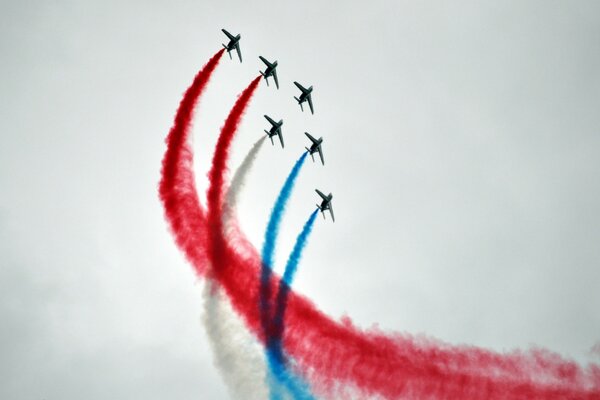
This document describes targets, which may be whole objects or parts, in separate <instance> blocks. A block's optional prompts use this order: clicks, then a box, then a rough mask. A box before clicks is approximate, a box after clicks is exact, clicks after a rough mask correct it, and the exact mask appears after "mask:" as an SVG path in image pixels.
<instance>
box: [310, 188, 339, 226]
mask: <svg viewBox="0 0 600 400" xmlns="http://www.w3.org/2000/svg"><path fill="white" fill-rule="evenodd" d="M315 192H317V194H318V195H319V196H321V199H322V201H321V205H319V204H317V207H318V208H319V210H321V214H322V215H323V218H325V211H327V210H329V213H330V214H331V220H332V221H333V222H335V217H334V215H333V206H332V205H331V200H332V199H333V195H332V194H331V193H329V195H327V196H325V194H323V192H321V191H320V190H319V189H315Z"/></svg>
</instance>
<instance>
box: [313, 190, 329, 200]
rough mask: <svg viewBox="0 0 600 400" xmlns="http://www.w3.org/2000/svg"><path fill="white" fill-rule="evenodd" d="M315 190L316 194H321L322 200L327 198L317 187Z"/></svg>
mask: <svg viewBox="0 0 600 400" xmlns="http://www.w3.org/2000/svg"><path fill="white" fill-rule="evenodd" d="M315 192H317V194H318V195H319V196H321V198H322V199H323V200H327V196H325V194H324V193H323V192H321V191H320V190H319V189H315Z"/></svg>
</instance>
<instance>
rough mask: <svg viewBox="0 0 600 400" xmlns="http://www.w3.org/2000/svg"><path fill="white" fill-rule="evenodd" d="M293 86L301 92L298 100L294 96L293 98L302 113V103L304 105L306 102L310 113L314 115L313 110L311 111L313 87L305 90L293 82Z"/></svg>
mask: <svg viewBox="0 0 600 400" xmlns="http://www.w3.org/2000/svg"><path fill="white" fill-rule="evenodd" d="M294 85H296V87H297V88H298V89H300V90H301V91H302V94H301V95H300V98H297V97H296V96H294V98H295V99H296V101H297V102H298V104H300V109H301V110H302V111H304V108H303V107H302V103H304V102H305V101H308V105H309V107H310V113H311V114H314V113H315V110H313V104H312V96H311V93H312V90H313V87H312V86H311V87H309V88H308V89H307V88H305V87H304V86H302V85H301V84H299V83H298V82H294Z"/></svg>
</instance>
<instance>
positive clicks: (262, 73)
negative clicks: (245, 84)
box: [258, 71, 269, 86]
mask: <svg viewBox="0 0 600 400" xmlns="http://www.w3.org/2000/svg"><path fill="white" fill-rule="evenodd" d="M258 72H260V74H261V75H262V76H263V78H265V81H267V86H269V78H268V77H267V76H266V75H265V73H264V72H262V71H258Z"/></svg>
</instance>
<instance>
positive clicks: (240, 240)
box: [222, 136, 267, 255]
mask: <svg viewBox="0 0 600 400" xmlns="http://www.w3.org/2000/svg"><path fill="white" fill-rule="evenodd" d="M266 138H267V137H266V136H263V137H261V138H260V139H258V140H257V141H256V142H255V143H254V145H252V148H251V149H250V151H249V152H248V154H246V157H244V160H242V163H241V164H240V166H239V167H238V169H237V170H236V171H235V173H234V174H233V178H232V179H231V184H230V185H229V189H228V190H227V194H226V196H225V203H224V206H223V213H222V221H223V229H224V232H225V235H226V237H227V238H228V241H229V244H230V245H231V246H232V247H234V248H235V249H236V250H238V252H239V253H240V254H241V255H245V254H246V255H247V254H252V251H253V250H254V248H253V246H252V244H251V243H250V242H249V241H248V240H246V238H245V237H244V235H243V234H242V232H241V231H240V230H239V225H238V224H237V217H236V213H235V210H236V208H237V202H238V199H239V195H240V193H241V191H242V189H243V188H244V185H245V183H246V177H247V176H248V174H249V173H250V171H251V169H252V166H253V165H254V161H255V159H256V157H257V155H258V153H259V151H260V149H261V148H262V145H263V144H264V142H265V139H266Z"/></svg>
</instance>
